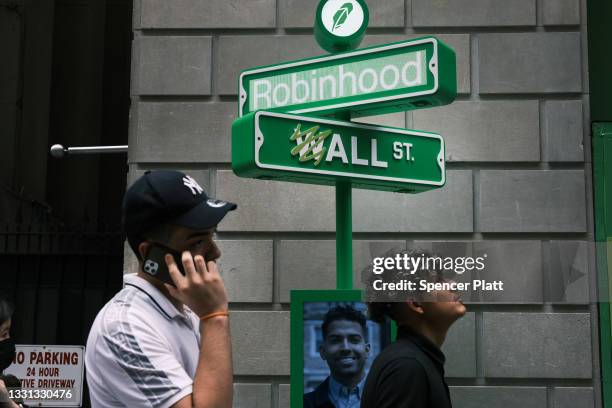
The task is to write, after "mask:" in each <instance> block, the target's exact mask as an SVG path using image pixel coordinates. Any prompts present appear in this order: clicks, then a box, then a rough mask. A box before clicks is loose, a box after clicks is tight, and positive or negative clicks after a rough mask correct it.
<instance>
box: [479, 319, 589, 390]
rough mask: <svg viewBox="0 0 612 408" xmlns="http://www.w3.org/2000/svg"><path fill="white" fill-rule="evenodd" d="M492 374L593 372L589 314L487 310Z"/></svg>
mask: <svg viewBox="0 0 612 408" xmlns="http://www.w3.org/2000/svg"><path fill="white" fill-rule="evenodd" d="M483 333H484V334H483V337H484V344H483V353H484V365H485V377H488V378H524V379H529V378H575V379H581V378H582V379H589V378H591V377H592V360H591V315H590V314H588V313H484V315H483Z"/></svg>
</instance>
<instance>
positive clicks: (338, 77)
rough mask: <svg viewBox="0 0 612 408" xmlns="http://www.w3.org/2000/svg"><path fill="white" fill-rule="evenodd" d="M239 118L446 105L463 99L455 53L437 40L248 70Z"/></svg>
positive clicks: (241, 82) (244, 74)
mask: <svg viewBox="0 0 612 408" xmlns="http://www.w3.org/2000/svg"><path fill="white" fill-rule="evenodd" d="M238 87H239V114H240V116H244V115H246V114H248V113H249V112H254V111H257V110H275V111H282V112H291V113H308V114H317V115H330V114H334V115H336V114H338V113H350V115H351V116H352V117H359V116H369V115H375V114H382V113H388V112H396V111H406V110H411V109H418V108H426V107H432V106H439V105H445V104H448V103H450V102H452V101H453V100H454V99H455V96H456V94H457V80H456V72H455V53H454V51H453V50H452V49H451V48H449V47H448V46H446V45H445V44H444V43H442V42H441V41H439V40H438V39H436V38H434V37H425V38H420V39H416V40H411V41H402V42H398V43H393V44H385V45H381V46H375V47H370V48H364V49H360V50H357V51H351V52H345V53H341V54H333V55H325V56H321V57H316V58H310V59H305V60H301V61H292V62H287V63H284V64H279V65H272V66H268V67H260V68H253V69H247V70H245V71H243V72H242V73H241V75H240V79H239V85H238Z"/></svg>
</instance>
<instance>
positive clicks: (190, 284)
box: [165, 251, 228, 317]
mask: <svg viewBox="0 0 612 408" xmlns="http://www.w3.org/2000/svg"><path fill="white" fill-rule="evenodd" d="M165 261H166V264H167V265H168V272H169V273H170V277H171V278H172V281H173V282H174V285H175V286H176V287H173V286H172V285H168V284H165V285H166V289H168V292H170V294H171V295H172V296H173V297H175V298H176V299H178V300H179V301H180V302H182V303H184V304H186V305H187V306H188V307H189V308H190V309H191V310H192V311H193V312H194V313H195V314H196V315H198V316H199V317H202V316H205V315H208V314H210V313H215V312H222V311H223V312H225V311H227V309H228V306H227V293H226V292H225V286H224V285H223V280H222V279H221V275H219V271H218V270H217V264H216V263H215V262H214V261H209V262H208V263H206V262H205V261H204V257H203V256H201V255H196V256H195V257H192V256H191V253H190V252H189V251H184V252H183V254H182V257H181V261H182V263H183V267H184V269H185V275H184V276H183V274H182V273H181V272H180V271H179V269H178V266H177V265H176V263H175V262H174V258H173V257H172V256H171V255H170V254H166V257H165Z"/></svg>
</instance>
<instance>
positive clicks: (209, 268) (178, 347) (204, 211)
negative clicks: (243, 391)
mask: <svg viewBox="0 0 612 408" xmlns="http://www.w3.org/2000/svg"><path fill="white" fill-rule="evenodd" d="M235 208H236V205H235V204H232V203H229V202H225V201H221V200H216V199H212V198H209V197H208V196H207V195H206V193H205V191H204V189H203V188H202V187H200V185H199V184H198V183H197V182H196V181H195V180H194V179H193V178H192V177H190V176H188V175H186V174H183V173H181V172H178V171H147V172H146V173H145V174H144V175H143V176H142V177H140V178H139V179H138V180H136V182H134V184H132V186H131V187H130V188H129V189H128V190H127V192H126V194H125V197H124V201H123V223H124V228H125V232H126V235H127V240H128V243H129V244H130V247H131V248H132V250H133V251H134V253H135V254H136V256H137V257H138V260H139V270H138V273H136V274H131V275H125V277H124V284H125V285H124V288H123V289H122V290H121V291H120V292H119V293H118V294H117V295H116V296H115V297H114V298H113V299H111V300H110V301H109V302H108V303H107V304H106V305H105V306H104V308H103V309H102V310H101V311H100V312H99V313H98V316H97V317H96V319H95V321H94V323H93V326H92V328H91V331H90V333H89V338H88V339H87V347H86V353H85V367H86V370H87V383H88V385H89V395H90V398H91V406H92V407H93V408H97V407H104V408H107V407H173V408H192V407H197V408H204V407H215V408H219V407H227V408H229V407H231V406H232V355H231V344H230V330H229V320H228V319H229V314H228V301H227V295H226V291H225V287H224V285H223V281H222V279H221V276H220V275H219V272H218V270H217V265H216V263H215V261H216V260H217V259H218V258H219V257H220V255H221V253H220V251H219V249H218V248H217V246H216V245H215V242H214V240H213V235H214V233H215V231H216V226H217V224H218V223H219V222H220V221H221V220H222V219H223V217H224V216H225V215H226V214H227V212H229V211H231V210H234V209H235Z"/></svg>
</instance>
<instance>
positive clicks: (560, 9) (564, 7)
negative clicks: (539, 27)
mask: <svg viewBox="0 0 612 408" xmlns="http://www.w3.org/2000/svg"><path fill="white" fill-rule="evenodd" d="M542 20H543V22H544V25H547V26H548V25H579V24H580V0H542Z"/></svg>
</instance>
